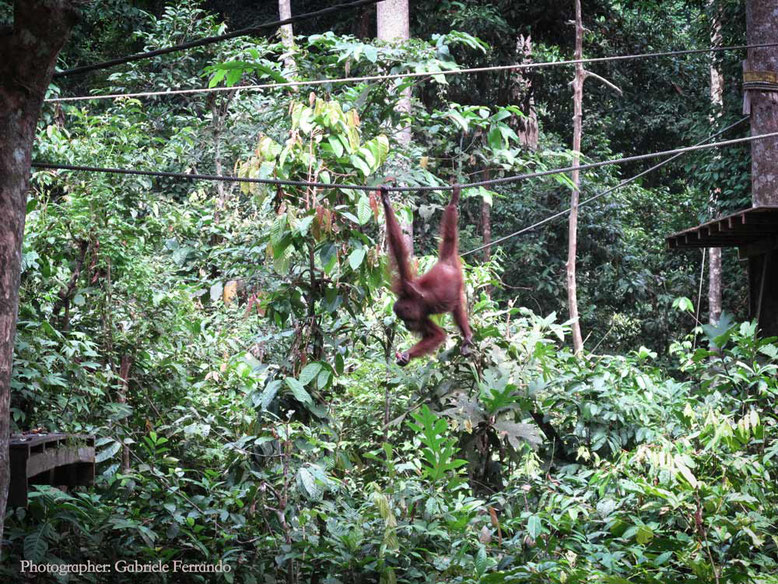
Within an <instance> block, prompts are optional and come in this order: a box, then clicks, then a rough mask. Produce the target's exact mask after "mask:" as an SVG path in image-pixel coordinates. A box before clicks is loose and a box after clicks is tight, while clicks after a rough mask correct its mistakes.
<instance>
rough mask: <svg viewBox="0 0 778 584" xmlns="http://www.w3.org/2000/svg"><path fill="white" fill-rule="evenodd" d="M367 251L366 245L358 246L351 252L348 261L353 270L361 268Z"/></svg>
mask: <svg viewBox="0 0 778 584" xmlns="http://www.w3.org/2000/svg"><path fill="white" fill-rule="evenodd" d="M366 253H367V250H366V249H365V248H364V247H360V248H357V249H355V250H354V251H352V252H351V254H350V255H349V256H348V263H349V265H350V266H351V269H352V270H356V269H357V268H359V266H361V265H362V262H363V261H364V259H365V254H366Z"/></svg>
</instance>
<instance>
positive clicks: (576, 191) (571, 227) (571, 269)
mask: <svg viewBox="0 0 778 584" xmlns="http://www.w3.org/2000/svg"><path fill="white" fill-rule="evenodd" d="M583 35H584V28H583V23H582V21H581V0H575V59H579V60H580V59H582V58H583ZM584 78H585V73H584V68H583V64H582V63H577V64H576V66H575V79H574V80H573V167H574V170H573V172H572V180H573V185H574V186H573V193H572V195H571V197H570V218H569V221H568V242H567V309H568V312H569V314H570V319H571V320H572V321H573V323H572V330H573V349H574V351H575V353H576V354H580V353H581V352H582V351H583V336H582V335H581V324H580V322H578V294H577V290H576V278H575V267H576V266H575V264H576V255H577V248H578V200H579V196H580V188H581V174H580V171H579V170H578V168H577V167H578V166H579V164H580V161H581V136H582V134H583V83H584Z"/></svg>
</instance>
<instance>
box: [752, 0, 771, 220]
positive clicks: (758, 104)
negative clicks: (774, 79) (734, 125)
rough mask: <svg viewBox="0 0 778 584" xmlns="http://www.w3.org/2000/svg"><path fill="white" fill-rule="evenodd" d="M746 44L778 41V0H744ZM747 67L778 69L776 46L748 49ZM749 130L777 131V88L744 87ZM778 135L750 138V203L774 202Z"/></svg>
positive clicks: (753, 68)
mask: <svg viewBox="0 0 778 584" xmlns="http://www.w3.org/2000/svg"><path fill="white" fill-rule="evenodd" d="M746 29H747V32H748V35H747V37H748V44H749V45H753V44H763V43H775V42H778V0H749V1H748V2H746ZM747 69H748V70H749V71H756V72H766V73H769V72H773V73H774V72H776V71H778V49H777V48H776V47H762V48H757V49H749V50H748V65H747ZM748 100H749V105H750V110H751V134H752V135H756V134H767V133H771V132H778V92H776V91H756V90H749V91H748ZM776 152H778V138H767V139H764V140H754V141H753V142H751V186H752V189H753V191H752V198H753V203H754V206H759V205H778V156H776V155H775V153H776Z"/></svg>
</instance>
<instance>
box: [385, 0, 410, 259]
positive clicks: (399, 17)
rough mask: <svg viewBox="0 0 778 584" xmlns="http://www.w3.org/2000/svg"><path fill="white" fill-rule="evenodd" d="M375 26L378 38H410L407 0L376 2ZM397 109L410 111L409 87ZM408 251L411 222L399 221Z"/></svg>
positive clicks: (402, 138) (403, 139)
mask: <svg viewBox="0 0 778 584" xmlns="http://www.w3.org/2000/svg"><path fill="white" fill-rule="evenodd" d="M376 26H377V34H378V39H379V40H382V41H393V42H396V43H397V44H400V45H401V44H403V43H404V42H405V41H408V40H410V38H411V17H410V11H409V8H408V0H384V1H383V2H379V3H378V4H376ZM397 111H398V112H400V113H401V114H403V115H404V116H405V117H406V118H407V116H409V115H410V113H411V88H410V87H407V88H405V89H403V91H402V94H401V96H400V99H399V100H398V102H397ZM396 136H397V142H399V143H400V144H401V145H402V146H407V145H408V144H410V142H411V127H410V126H409V125H405V124H404V125H402V126H401V127H400V128H398V132H397V135H396ZM400 229H402V232H403V236H404V239H405V244H406V245H407V246H408V252H409V253H410V255H413V223H412V222H408V223H406V222H400Z"/></svg>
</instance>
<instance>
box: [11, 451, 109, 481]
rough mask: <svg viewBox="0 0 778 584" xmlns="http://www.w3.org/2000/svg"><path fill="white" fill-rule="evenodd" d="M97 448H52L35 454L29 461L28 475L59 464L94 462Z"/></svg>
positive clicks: (36, 473) (44, 470) (50, 468)
mask: <svg viewBox="0 0 778 584" xmlns="http://www.w3.org/2000/svg"><path fill="white" fill-rule="evenodd" d="M94 459H95V449H94V447H93V446H80V447H62V446H60V447H59V448H52V449H49V450H46V451H44V452H41V453H38V454H33V455H32V456H30V458H29V460H28V461H27V472H26V474H27V477H28V478H29V477H34V476H35V475H38V474H40V473H42V472H46V471H49V470H52V469H54V468H56V467H58V466H65V465H68V464H75V463H78V462H93V461H94Z"/></svg>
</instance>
